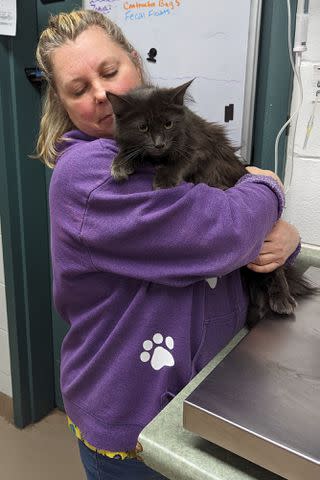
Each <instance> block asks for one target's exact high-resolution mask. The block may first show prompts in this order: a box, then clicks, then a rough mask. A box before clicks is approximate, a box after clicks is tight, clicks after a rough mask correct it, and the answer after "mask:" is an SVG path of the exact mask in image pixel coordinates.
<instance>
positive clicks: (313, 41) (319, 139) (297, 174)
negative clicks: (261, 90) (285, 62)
mask: <svg viewBox="0 0 320 480" xmlns="http://www.w3.org/2000/svg"><path fill="white" fill-rule="evenodd" d="M302 5H303V1H302V0H299V3H298V11H299V9H300V8H301V7H302ZM307 48H308V50H307V51H306V52H304V53H303V55H302V63H301V77H302V83H303V93H304V99H303V104H302V109H301V112H300V114H299V118H298V123H297V130H296V136H295V141H294V149H293V152H294V160H293V175H292V184H291V186H290V188H289V190H288V193H287V207H286V210H285V214H284V217H285V219H286V220H288V221H289V222H291V223H293V224H294V225H296V226H297V227H298V229H299V231H300V234H301V237H302V241H303V242H305V243H308V244H311V245H314V246H316V247H318V248H320V94H319V103H318V104H317V108H316V112H315V118H314V125H313V129H312V131H311V134H310V137H309V140H308V142H307V145H306V148H303V147H304V142H305V138H306V132H307V125H308V121H309V118H310V115H311V113H312V109H313V107H314V103H313V102H314V101H315V98H316V97H315V92H316V90H317V89H316V87H315V78H316V76H315V67H317V66H319V68H320V2H319V0H310V3H309V28H308V37H307ZM316 71H318V78H319V80H320V70H316ZM319 91H320V88H319ZM297 98H298V95H297V82H295V85H294V92H293V102H292V113H293V112H294V111H295V110H296V106H297ZM292 131H293V129H291V134H290V135H289V145H290V140H291V138H292V133H293V132H292ZM291 152H292V149H291ZM288 157H289V158H290V160H291V155H290V151H289V155H288ZM289 169H290V166H288V165H287V170H286V181H287V180H288V179H289V178H290V171H289Z"/></svg>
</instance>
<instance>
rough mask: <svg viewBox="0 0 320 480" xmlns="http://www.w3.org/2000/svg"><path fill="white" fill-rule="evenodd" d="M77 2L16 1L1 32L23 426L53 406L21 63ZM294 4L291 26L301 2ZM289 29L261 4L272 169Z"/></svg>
mask: <svg viewBox="0 0 320 480" xmlns="http://www.w3.org/2000/svg"><path fill="white" fill-rule="evenodd" d="M26 3H27V4H28V5H23V4H26ZM79 3H81V2H75V1H71V0H66V1H65V2H61V1H60V2H56V3H51V4H48V5H45V4H43V3H42V2H41V1H40V0H29V1H28V2H23V1H22V0H20V1H19V0H18V8H17V36H16V37H6V36H0V71H1V77H0V216H1V224H2V238H3V253H4V268H5V281H6V299H7V312H8V333H9V344H10V359H11V374H12V390H13V409H14V423H15V425H16V426H17V427H20V428H23V427H24V426H26V425H28V424H29V423H33V422H35V421H37V420H39V419H41V418H42V417H43V416H44V415H46V414H47V413H49V412H50V411H51V410H52V409H53V408H54V407H55V406H56V401H55V392H54V356H53V342H52V317H51V314H52V306H51V281H50V268H49V238H48V213H47V186H46V172H45V167H44V166H43V165H42V164H41V163H40V162H39V161H36V160H33V159H30V158H29V157H28V155H30V154H31V153H32V152H33V151H34V147H35V142H36V136H37V131H38V124H39V117H40V98H39V93H38V91H37V89H36V87H34V86H33V85H31V84H30V83H29V81H28V80H27V79H26V76H25V73H24V68H25V67H29V66H33V65H34V63H35V60H34V51H35V48H36V43H37V39H38V26H39V25H40V26H41V25H44V24H45V23H46V18H47V16H48V12H52V13H57V12H58V11H59V10H64V11H67V10H70V9H72V8H74V7H76V6H79ZM291 5H292V12H293V14H292V22H293V24H294V22H295V12H296V6H297V0H291ZM286 28H287V16H286V5H285V2H279V0H270V1H269V0H268V2H263V8H262V15H261V34H260V47H259V59H258V75H257V87H256V102H255V121H254V132H253V155H252V156H251V158H252V159H253V163H254V164H255V165H257V166H260V167H262V168H273V163H272V162H273V158H274V154H273V146H274V141H275V136H276V133H277V132H278V130H279V129H280V127H281V125H282V124H283V123H284V122H285V120H286V118H287V115H288V112H289V109H290V98H291V89H292V73H291V70H290V65H289V60H288V52H287V48H286V45H285V42H284V37H286V35H285V34H284V32H286ZM288 85H290V89H288ZM271 105H272V107H271ZM284 152H285V139H283V140H282V143H281V144H280V155H279V158H280V162H279V164H280V168H281V171H282V172H284V164H285V158H284ZM34 186H36V188H35V187H34Z"/></svg>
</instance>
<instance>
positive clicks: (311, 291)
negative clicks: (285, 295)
mask: <svg viewBox="0 0 320 480" xmlns="http://www.w3.org/2000/svg"><path fill="white" fill-rule="evenodd" d="M285 273H286V279H287V282H288V286H289V290H290V294H291V295H292V296H293V298H295V299H298V298H299V297H309V296H312V295H319V294H320V288H319V287H317V286H316V285H314V284H313V283H312V282H311V281H310V280H309V279H308V278H306V276H305V275H303V274H301V273H300V272H299V270H297V269H296V268H295V267H285Z"/></svg>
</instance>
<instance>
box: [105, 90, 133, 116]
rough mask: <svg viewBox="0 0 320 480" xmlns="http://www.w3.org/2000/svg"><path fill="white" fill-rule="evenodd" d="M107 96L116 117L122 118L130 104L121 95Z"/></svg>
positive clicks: (109, 94) (108, 94)
mask: <svg viewBox="0 0 320 480" xmlns="http://www.w3.org/2000/svg"><path fill="white" fill-rule="evenodd" d="M106 96H107V98H108V100H109V102H110V103H111V105H112V110H113V113H114V114H115V115H118V116H120V115H121V114H122V113H124V112H125V111H126V109H127V108H128V105H130V102H129V101H128V100H126V99H125V98H124V97H122V96H120V95H115V94H114V93H110V92H106Z"/></svg>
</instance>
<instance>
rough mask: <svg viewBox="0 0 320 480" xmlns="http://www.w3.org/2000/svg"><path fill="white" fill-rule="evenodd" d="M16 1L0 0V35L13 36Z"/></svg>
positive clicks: (14, 31) (14, 32)
mask: <svg viewBox="0 0 320 480" xmlns="http://www.w3.org/2000/svg"><path fill="white" fill-rule="evenodd" d="M16 28H17V0H0V35H10V36H15V34H16Z"/></svg>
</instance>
